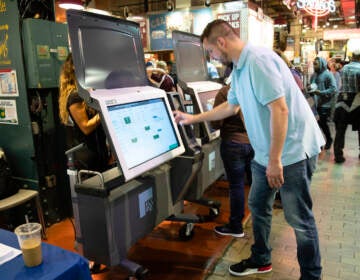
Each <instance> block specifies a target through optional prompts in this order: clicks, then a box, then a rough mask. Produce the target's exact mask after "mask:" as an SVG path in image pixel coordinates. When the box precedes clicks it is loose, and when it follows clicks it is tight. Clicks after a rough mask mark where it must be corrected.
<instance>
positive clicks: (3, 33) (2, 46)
mask: <svg viewBox="0 0 360 280" xmlns="http://www.w3.org/2000/svg"><path fill="white" fill-rule="evenodd" d="M8 29H9V26H8V25H7V24H4V25H0V58H7V56H8V46H7V45H8V40H9V35H8Z"/></svg>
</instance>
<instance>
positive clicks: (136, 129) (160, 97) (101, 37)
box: [67, 10, 184, 181]
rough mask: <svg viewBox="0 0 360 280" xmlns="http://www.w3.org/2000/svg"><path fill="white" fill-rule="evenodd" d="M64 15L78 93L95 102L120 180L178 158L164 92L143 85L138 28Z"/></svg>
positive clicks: (83, 14) (131, 24)
mask: <svg viewBox="0 0 360 280" xmlns="http://www.w3.org/2000/svg"><path fill="white" fill-rule="evenodd" d="M67 16H68V26H69V34H70V40H71V47H72V53H73V60H74V66H75V75H76V78H77V80H78V85H79V94H80V95H81V96H82V97H83V98H84V99H85V101H86V102H87V103H88V104H89V102H92V103H96V104H97V107H95V106H93V107H95V108H96V109H97V110H98V111H99V112H100V113H101V123H102V125H103V127H104V129H105V131H106V134H107V139H108V140H109V143H110V146H111V148H112V151H113V152H114V155H115V157H116V160H117V162H118V163H119V166H118V167H119V168H121V171H122V175H121V176H122V177H123V180H124V181H128V180H130V179H133V178H135V177H137V176H139V175H141V174H143V173H144V172H146V171H149V170H151V169H153V168H155V167H156V166H158V165H160V164H162V163H164V162H166V161H168V160H171V159H172V158H174V157H176V156H178V155H180V154H182V153H183V152H184V146H183V143H182V140H181V136H180V134H179V131H178V127H177V125H176V123H175V121H174V117H173V114H172V111H171V108H170V105H169V102H168V99H167V97H166V93H165V92H164V91H163V90H160V89H158V88H155V87H151V86H149V84H148V80H147V75H146V70H145V62H144V52H143V47H142V44H141V39H140V38H141V36H140V31H139V30H140V28H139V25H138V24H137V23H135V22H130V21H126V20H121V19H117V18H113V17H109V16H103V15H97V14H92V13H89V12H84V11H75V10H69V11H67ZM87 98H89V99H87ZM93 101H94V102H93Z"/></svg>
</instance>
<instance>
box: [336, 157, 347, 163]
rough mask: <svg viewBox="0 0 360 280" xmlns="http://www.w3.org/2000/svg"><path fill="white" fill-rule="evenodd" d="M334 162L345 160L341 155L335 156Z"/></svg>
mask: <svg viewBox="0 0 360 280" xmlns="http://www.w3.org/2000/svg"><path fill="white" fill-rule="evenodd" d="M335 162H336V163H343V162H345V158H344V157H343V156H339V157H335Z"/></svg>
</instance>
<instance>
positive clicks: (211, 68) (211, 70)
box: [206, 52, 220, 80]
mask: <svg viewBox="0 0 360 280" xmlns="http://www.w3.org/2000/svg"><path fill="white" fill-rule="evenodd" d="M206 66H207V71H208V75H209V78H210V80H217V79H219V78H220V76H219V72H218V70H217V69H216V67H215V65H214V64H212V63H211V61H210V56H209V54H208V53H207V52H206Z"/></svg>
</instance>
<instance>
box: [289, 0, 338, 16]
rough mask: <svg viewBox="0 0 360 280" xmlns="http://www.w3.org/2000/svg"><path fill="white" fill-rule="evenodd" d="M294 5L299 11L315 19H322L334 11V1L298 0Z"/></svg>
mask: <svg viewBox="0 0 360 280" xmlns="http://www.w3.org/2000/svg"><path fill="white" fill-rule="evenodd" d="M296 5H297V7H298V8H299V9H303V10H305V11H306V12H307V13H308V14H310V15H313V16H317V17H323V16H326V15H327V14H329V13H333V12H335V11H336V6H335V1H334V0H298V1H297V3H296Z"/></svg>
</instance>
